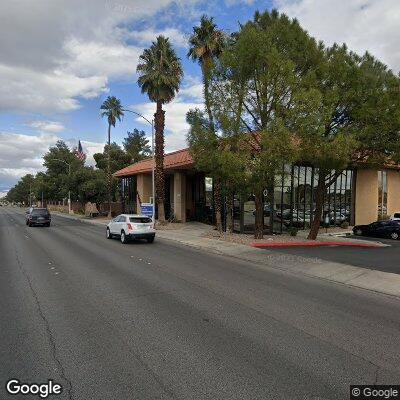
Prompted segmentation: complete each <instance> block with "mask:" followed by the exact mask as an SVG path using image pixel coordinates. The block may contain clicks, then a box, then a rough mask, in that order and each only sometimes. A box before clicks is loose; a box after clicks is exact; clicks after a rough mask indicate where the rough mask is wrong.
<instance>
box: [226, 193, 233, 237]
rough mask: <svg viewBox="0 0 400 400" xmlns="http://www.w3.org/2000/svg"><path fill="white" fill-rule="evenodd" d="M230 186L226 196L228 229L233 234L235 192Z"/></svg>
mask: <svg viewBox="0 0 400 400" xmlns="http://www.w3.org/2000/svg"><path fill="white" fill-rule="evenodd" d="M229 186H230V187H229V190H228V194H227V196H226V228H227V231H228V232H229V233H233V190H231V188H232V186H231V185H229Z"/></svg>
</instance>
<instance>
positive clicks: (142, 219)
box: [129, 217, 151, 224]
mask: <svg viewBox="0 0 400 400" xmlns="http://www.w3.org/2000/svg"><path fill="white" fill-rule="evenodd" d="M129 221H130V222H133V223H135V224H148V223H150V222H151V218H149V217H129Z"/></svg>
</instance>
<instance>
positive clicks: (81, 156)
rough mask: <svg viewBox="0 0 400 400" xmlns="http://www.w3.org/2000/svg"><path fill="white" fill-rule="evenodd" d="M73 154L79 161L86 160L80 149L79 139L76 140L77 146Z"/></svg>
mask: <svg viewBox="0 0 400 400" xmlns="http://www.w3.org/2000/svg"><path fill="white" fill-rule="evenodd" d="M75 155H76V156H77V157H78V158H79V159H80V160H81V161H85V160H86V154H85V153H84V152H83V149H82V144H81V141H80V140H79V142H78V148H77V150H76V152H75Z"/></svg>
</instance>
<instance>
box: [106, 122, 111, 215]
mask: <svg viewBox="0 0 400 400" xmlns="http://www.w3.org/2000/svg"><path fill="white" fill-rule="evenodd" d="M110 145H111V124H110V123H108V151H107V186H108V218H111V217H112V210H111V154H110V153H111V152H110Z"/></svg>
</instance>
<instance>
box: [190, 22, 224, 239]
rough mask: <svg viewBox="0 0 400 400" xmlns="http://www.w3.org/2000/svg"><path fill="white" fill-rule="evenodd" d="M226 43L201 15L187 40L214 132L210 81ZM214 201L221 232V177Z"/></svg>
mask: <svg viewBox="0 0 400 400" xmlns="http://www.w3.org/2000/svg"><path fill="white" fill-rule="evenodd" d="M225 43H226V37H225V34H224V32H223V31H221V30H218V29H217V25H216V24H215V23H214V20H213V18H212V17H208V16H207V15H203V16H202V17H201V19H200V25H199V26H194V27H193V33H192V35H191V36H190V38H189V46H190V48H189V52H188V54H187V56H188V57H189V58H191V59H192V60H194V61H197V62H198V63H199V64H200V66H201V71H202V75H203V86H204V102H205V106H206V111H207V114H208V120H209V128H210V129H211V130H212V131H214V134H215V126H214V117H213V113H212V104H211V96H210V79H211V71H212V69H213V66H214V63H215V60H216V59H217V58H218V57H219V56H220V55H221V53H222V51H223V49H224V47H225ZM214 182H215V184H214V201H215V216H216V226H217V229H218V230H219V231H220V232H221V231H222V218H221V212H222V193H221V189H222V188H221V177H218V176H216V177H215V178H214Z"/></svg>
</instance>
